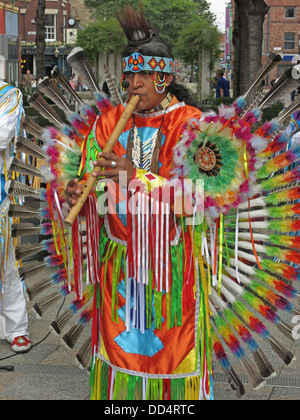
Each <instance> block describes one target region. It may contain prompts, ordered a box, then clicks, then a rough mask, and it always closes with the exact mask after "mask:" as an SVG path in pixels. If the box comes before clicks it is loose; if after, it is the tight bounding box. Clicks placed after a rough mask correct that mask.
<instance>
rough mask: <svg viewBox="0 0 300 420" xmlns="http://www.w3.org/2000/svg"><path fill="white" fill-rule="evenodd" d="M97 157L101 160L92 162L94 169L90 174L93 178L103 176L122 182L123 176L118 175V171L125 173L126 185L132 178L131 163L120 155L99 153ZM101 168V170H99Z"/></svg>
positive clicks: (132, 169) (132, 168)
mask: <svg viewBox="0 0 300 420" xmlns="http://www.w3.org/2000/svg"><path fill="white" fill-rule="evenodd" d="M99 157H101V158H103V160H98V161H97V162H94V171H93V172H92V175H93V176H94V177H95V178H99V177H101V178H104V179H109V180H111V181H114V182H116V183H117V184H122V182H123V181H124V175H123V177H120V172H126V173H127V185H128V184H129V182H130V181H131V180H132V178H133V175H134V167H133V165H132V163H131V162H130V161H129V160H128V159H125V158H123V157H121V156H116V155H114V154H113V153H101V154H100V155H99ZM101 169H102V170H101Z"/></svg>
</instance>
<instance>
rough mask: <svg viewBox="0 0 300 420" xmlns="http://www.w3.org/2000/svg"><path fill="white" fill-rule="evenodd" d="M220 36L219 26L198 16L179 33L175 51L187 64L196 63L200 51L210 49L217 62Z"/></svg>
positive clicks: (212, 59)
mask: <svg viewBox="0 0 300 420" xmlns="http://www.w3.org/2000/svg"><path fill="white" fill-rule="evenodd" d="M220 38H221V34H220V32H219V31H218V28H217V27H216V26H215V25H213V24H212V23H211V22H209V21H208V20H207V19H205V18H204V17H203V16H198V17H196V18H194V20H193V21H192V22H191V23H190V24H189V25H188V26H186V27H185V28H183V29H182V30H181V32H180V33H179V34H178V40H177V43H176V45H175V53H176V55H177V56H178V57H180V58H182V59H183V60H184V61H185V62H186V63H187V64H195V63H197V62H198V57H199V53H200V52H202V51H203V50H209V51H210V53H211V61H212V62H215V60H216V59H217V57H218V54H219V43H220Z"/></svg>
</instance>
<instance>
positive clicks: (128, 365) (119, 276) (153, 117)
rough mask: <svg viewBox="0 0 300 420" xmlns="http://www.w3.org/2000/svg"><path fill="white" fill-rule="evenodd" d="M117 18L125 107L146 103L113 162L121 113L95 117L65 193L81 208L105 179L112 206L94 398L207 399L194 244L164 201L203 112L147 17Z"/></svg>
mask: <svg viewBox="0 0 300 420" xmlns="http://www.w3.org/2000/svg"><path fill="white" fill-rule="evenodd" d="M118 19H119V21H120V24H121V26H122V27H123V29H124V32H125V34H126V37H127V39H128V45H127V47H126V48H125V50H124V52H123V86H126V87H127V94H128V100H130V98H131V97H132V96H133V95H138V96H139V97H140V101H139V103H138V105H137V108H136V110H135V112H134V113H133V116H132V118H131V119H130V120H129V122H128V123H127V125H126V127H125V129H124V131H123V133H122V134H121V136H120V137H119V140H118V142H117V144H116V146H115V148H114V150H113V152H112V153H102V152H101V151H102V150H103V148H104V146H105V143H106V141H107V139H108V138H109V137H110V135H111V133H112V131H113V129H114V126H115V124H116V122H117V121H118V120H119V119H120V117H121V115H122V113H123V112H124V106H123V105H118V106H117V107H115V108H113V109H111V110H110V111H109V112H107V113H105V114H104V115H101V116H100V117H98V119H97V121H96V124H95V126H94V129H93V130H92V132H91V134H90V136H89V142H88V143H87V144H88V145H87V149H88V151H89V153H87V152H86V153H85V155H84V156H83V160H82V163H81V173H80V176H79V177H78V179H75V180H72V181H70V182H69V184H68V187H67V189H66V192H65V193H66V199H67V202H68V204H69V206H70V207H72V206H74V205H75V204H76V200H77V198H78V197H79V196H80V194H81V191H82V186H81V183H80V181H81V180H82V178H83V177H84V175H85V172H86V171H88V170H89V169H90V170H91V171H92V174H93V175H94V176H96V177H99V180H100V182H99V184H98V187H97V195H98V199H99V200H98V201H99V202H102V201H101V197H102V198H103V196H105V197H106V198H107V197H108V200H107V203H108V204H107V207H105V206H103V205H102V206H101V205H99V211H100V215H101V216H103V218H104V222H103V225H102V227H101V232H100V239H99V244H100V251H99V254H100V255H99V258H100V277H99V282H98V283H97V284H96V291H95V299H94V314H93V315H94V317H93V351H94V352H95V360H94V364H93V369H92V373H91V375H92V397H93V399H111V398H114V399H161V398H168V399H196V400H197V399H199V398H201V397H205V398H210V397H209V394H210V387H211V383H210V379H211V376H210V373H211V366H209V362H208V360H210V358H209V357H208V355H207V354H206V352H207V350H206V349H205V342H204V340H203V341H202V342H203V343H204V347H203V348H202V351H200V350H201V349H200V348H199V347H201V346H199V343H200V342H201V339H200V335H201V334H202V336H203V337H204V336H205V328H206V327H205V323H204V322H203V314H201V313H200V308H202V305H201V304H200V292H199V286H198V284H197V278H196V274H195V272H196V270H195V269H194V264H193V261H192V259H191V255H192V248H193V241H192V239H191V238H192V237H191V234H190V230H189V229H188V228H187V227H186V226H185V225H184V223H183V222H182V220H183V219H182V217H181V216H179V217H177V216H178V215H175V213H174V212H173V210H174V194H172V191H173V190H172V189H171V193H170V194H165V191H166V190H167V189H168V183H169V180H170V178H171V174H170V172H171V170H172V161H173V148H174V146H175V145H176V144H177V143H178V141H179V139H180V137H181V135H182V132H183V127H184V125H185V124H186V123H187V122H188V121H190V120H192V119H194V118H197V119H199V118H200V117H201V111H200V110H199V109H197V108H196V107H194V106H193V104H192V100H191V97H190V95H189V91H188V90H187V89H186V88H185V87H184V86H181V85H179V84H178V83H177V82H176V80H175V74H174V73H175V68H174V57H173V55H172V53H171V51H170V49H169V48H168V46H167V45H166V44H165V42H164V41H163V40H162V39H160V38H159V36H158V35H157V33H156V32H155V31H154V30H153V28H152V27H151V26H150V25H149V23H148V22H147V20H146V19H145V17H144V16H143V14H142V13H141V14H137V13H135V12H134V11H133V10H132V9H130V8H125V10H124V11H123V12H122V13H121V14H119V16H118ZM87 156H89V158H88V157H87ZM97 156H98V157H101V158H102V160H97ZM103 158H104V159H103ZM91 160H94V168H90V166H91V164H90V162H91ZM103 179H105V181H103ZM102 182H104V184H105V188H103V185H104V184H102ZM133 203H135V204H133ZM198 283H199V282H198ZM201 311H202V309H201ZM95 315H96V316H95ZM95 347H96V350H95Z"/></svg>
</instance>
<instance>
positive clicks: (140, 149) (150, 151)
mask: <svg viewBox="0 0 300 420" xmlns="http://www.w3.org/2000/svg"><path fill="white" fill-rule="evenodd" d="M171 101H172V95H171V94H170V93H169V94H168V95H167V97H166V98H165V99H164V100H163V101H162V102H161V103H160V104H159V105H158V107H156V108H154V109H153V110H151V111H148V112H147V111H146V112H144V113H147V114H148V113H152V112H157V111H161V110H165V112H164V114H163V117H162V120H161V123H160V127H159V128H158V130H157V131H156V132H155V133H154V134H153V136H152V137H151V138H150V139H148V140H146V141H145V142H142V141H141V139H140V136H139V133H138V130H137V127H136V125H135V115H134V114H133V116H132V127H131V129H130V132H129V137H128V144H127V153H126V156H127V159H128V160H130V161H131V162H132V163H133V165H134V167H135V168H139V169H144V170H146V171H151V172H153V173H158V170H159V167H158V157H159V151H160V148H161V140H162V126H163V123H164V120H165V116H166V113H167V109H168V107H169V105H170V103H171Z"/></svg>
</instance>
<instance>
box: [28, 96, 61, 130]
mask: <svg viewBox="0 0 300 420" xmlns="http://www.w3.org/2000/svg"><path fill="white" fill-rule="evenodd" d="M28 103H29V105H31V106H32V107H33V108H35V109H36V110H37V111H39V113H40V114H41V115H42V116H43V117H44V118H46V119H47V120H49V121H50V122H51V123H52V124H54V125H55V126H56V127H59V128H61V127H62V126H63V122H62V121H61V119H60V118H59V116H58V115H57V113H56V112H55V111H54V109H53V108H52V107H51V106H50V104H49V103H48V102H47V101H46V100H45V99H44V98H43V97H42V95H41V94H40V93H39V92H38V91H35V92H34V94H33V95H32V96H31V97H29V98H28Z"/></svg>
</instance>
